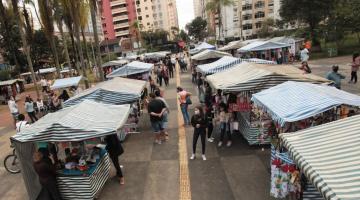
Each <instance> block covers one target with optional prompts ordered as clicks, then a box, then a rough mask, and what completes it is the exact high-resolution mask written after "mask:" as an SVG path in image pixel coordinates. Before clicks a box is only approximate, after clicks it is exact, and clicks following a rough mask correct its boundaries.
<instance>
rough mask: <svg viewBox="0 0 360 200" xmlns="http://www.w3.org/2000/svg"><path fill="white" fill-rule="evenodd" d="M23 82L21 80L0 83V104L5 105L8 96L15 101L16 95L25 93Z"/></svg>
mask: <svg viewBox="0 0 360 200" xmlns="http://www.w3.org/2000/svg"><path fill="white" fill-rule="evenodd" d="M24 82H25V81H24V80H23V79H13V80H7V81H0V103H6V99H7V98H9V97H10V96H13V97H14V98H15V99H16V98H17V95H18V94H20V93H21V92H24V91H25V87H24Z"/></svg>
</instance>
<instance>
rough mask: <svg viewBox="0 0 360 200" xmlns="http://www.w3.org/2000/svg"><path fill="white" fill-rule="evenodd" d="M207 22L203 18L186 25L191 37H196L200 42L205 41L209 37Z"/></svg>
mask: <svg viewBox="0 0 360 200" xmlns="http://www.w3.org/2000/svg"><path fill="white" fill-rule="evenodd" d="M206 28H207V22H206V20H204V19H202V18H201V17H197V18H195V19H194V20H193V21H191V22H190V23H189V24H187V25H186V29H187V30H188V33H189V36H191V37H194V38H195V39H196V40H198V41H203V40H204V38H206V37H207V31H206Z"/></svg>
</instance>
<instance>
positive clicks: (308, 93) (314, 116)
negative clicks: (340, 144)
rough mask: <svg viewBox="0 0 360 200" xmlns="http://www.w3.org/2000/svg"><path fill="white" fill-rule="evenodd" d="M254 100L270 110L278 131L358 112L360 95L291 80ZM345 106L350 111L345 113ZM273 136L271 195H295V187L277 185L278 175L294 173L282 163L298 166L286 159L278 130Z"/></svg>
mask: <svg viewBox="0 0 360 200" xmlns="http://www.w3.org/2000/svg"><path fill="white" fill-rule="evenodd" d="M252 100H253V102H254V105H255V106H256V107H259V109H261V110H262V111H264V112H266V113H268V114H269V116H270V119H271V120H272V121H273V122H274V123H275V124H276V127H277V130H278V131H277V132H282V133H283V132H294V131H298V130H304V129H307V128H310V127H312V128H314V127H315V126H318V125H321V124H325V123H329V122H332V121H335V120H338V119H340V118H343V117H347V116H348V114H349V113H352V115H356V114H357V113H359V112H358V109H359V107H360V96H357V95H354V94H350V93H347V92H345V91H342V90H338V89H336V88H335V87H330V86H326V85H315V84H311V83H300V82H292V81H289V82H285V83H283V84H280V85H277V86H275V87H272V88H270V89H267V90H264V91H262V92H259V93H256V94H253V97H252ZM340 106H341V107H340ZM340 108H341V109H340ZM345 110H351V111H350V112H346V113H344V111H345ZM272 137H273V138H274V140H273V141H272V151H273V152H274V153H273V154H275V156H274V157H272V159H271V163H272V171H271V175H272V176H271V178H272V180H271V183H272V188H271V195H272V196H274V197H279V198H282V197H285V196H288V195H292V194H291V192H292V191H289V190H283V189H280V188H277V187H275V186H276V185H277V182H278V181H279V178H278V177H279V176H281V177H284V176H287V175H290V174H291V173H293V172H290V171H287V170H285V171H284V170H283V169H282V166H290V167H292V168H294V169H295V168H296V166H295V165H294V164H293V161H292V160H291V159H290V158H287V159H284V158H286V157H288V156H287V155H288V154H287V153H286V151H285V150H284V148H281V145H279V143H278V140H277V139H276V138H277V134H274V135H272ZM314 138H315V137H314ZM314 142H316V141H315V140H314ZM279 155H281V156H279ZM284 174H285V175H284ZM286 174H287V175H286ZM281 179H282V180H281V182H282V184H284V185H288V186H290V187H297V186H296V183H293V182H290V180H288V179H286V180H284V179H283V178H281Z"/></svg>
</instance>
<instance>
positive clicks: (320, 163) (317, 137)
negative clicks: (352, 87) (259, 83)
mask: <svg viewBox="0 0 360 200" xmlns="http://www.w3.org/2000/svg"><path fill="white" fill-rule="evenodd" d="M359 120H360V116H353V117H349V118H346V119H341V120H338V121H335V122H331V123H328V124H324V125H320V126H317V127H314V128H311V129H306V130H302V131H298V132H295V133H284V134H281V135H280V139H281V141H282V142H281V143H282V145H283V146H284V147H285V148H286V149H288V153H289V154H290V157H291V158H292V159H293V160H294V162H295V164H296V165H297V167H298V168H299V169H300V171H301V172H302V173H303V174H304V175H305V177H306V178H307V180H308V181H309V182H311V184H312V185H314V186H315V187H316V189H317V190H318V191H320V193H321V194H322V196H323V199H327V200H338V199H360V190H359V185H360V174H359V173H358V172H359V171H360V165H359V161H360V149H359V146H360V139H359V129H360V124H359Z"/></svg>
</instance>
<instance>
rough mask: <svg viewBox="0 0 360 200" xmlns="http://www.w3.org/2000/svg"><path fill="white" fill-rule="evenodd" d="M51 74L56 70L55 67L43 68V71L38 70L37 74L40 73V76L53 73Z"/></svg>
mask: <svg viewBox="0 0 360 200" xmlns="http://www.w3.org/2000/svg"><path fill="white" fill-rule="evenodd" d="M53 72H56V68H55V67H51V68H45V69H39V73H40V74H48V73H53Z"/></svg>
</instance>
